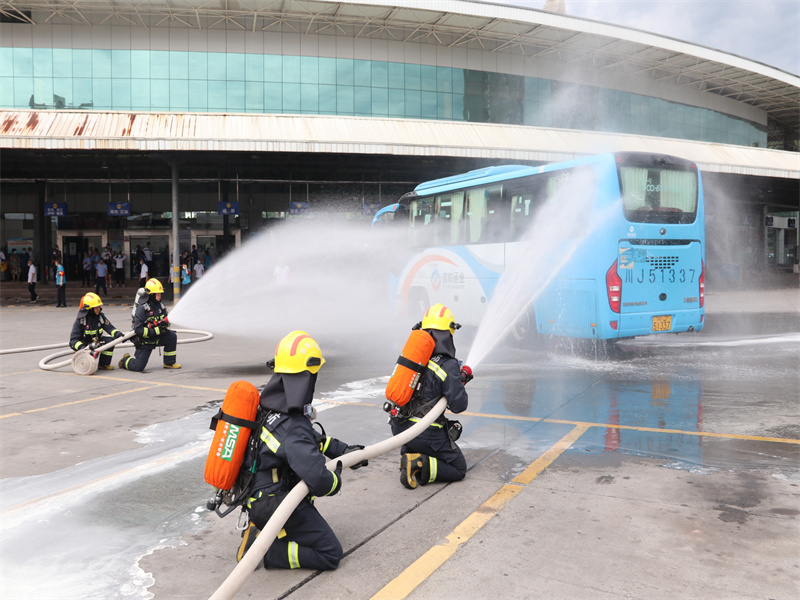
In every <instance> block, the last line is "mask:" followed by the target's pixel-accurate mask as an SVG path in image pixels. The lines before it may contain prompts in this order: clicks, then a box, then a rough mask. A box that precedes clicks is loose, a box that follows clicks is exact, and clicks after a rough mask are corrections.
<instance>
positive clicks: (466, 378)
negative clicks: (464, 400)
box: [461, 365, 473, 385]
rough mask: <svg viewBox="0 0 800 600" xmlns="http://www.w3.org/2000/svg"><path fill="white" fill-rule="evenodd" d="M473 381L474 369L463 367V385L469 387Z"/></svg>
mask: <svg viewBox="0 0 800 600" xmlns="http://www.w3.org/2000/svg"><path fill="white" fill-rule="evenodd" d="M472 379H473V377H472V369H471V368H470V367H468V366H467V365H464V366H463V367H461V383H463V384H464V385H467V384H468V383H469V382H470V381H472Z"/></svg>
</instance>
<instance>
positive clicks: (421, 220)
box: [410, 198, 436, 247]
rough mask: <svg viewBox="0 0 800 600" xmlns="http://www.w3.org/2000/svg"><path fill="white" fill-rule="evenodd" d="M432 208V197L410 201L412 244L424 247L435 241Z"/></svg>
mask: <svg viewBox="0 0 800 600" xmlns="http://www.w3.org/2000/svg"><path fill="white" fill-rule="evenodd" d="M433 210H434V199H433V198H423V199H420V200H414V201H412V202H411V207H410V211H411V243H412V244H413V245H415V246H421V247H425V246H432V245H434V244H435V243H436V231H435V229H434V213H433Z"/></svg>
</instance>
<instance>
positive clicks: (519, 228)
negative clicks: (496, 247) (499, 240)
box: [505, 175, 547, 240]
mask: <svg viewBox="0 0 800 600" xmlns="http://www.w3.org/2000/svg"><path fill="white" fill-rule="evenodd" d="M546 189H547V184H546V181H545V177H542V176H541V175H536V176H533V177H529V178H526V179H524V180H523V181H522V182H521V185H517V186H515V187H514V188H509V189H507V190H506V192H505V195H506V196H507V197H508V198H509V206H510V207H511V215H510V216H511V219H510V220H511V233H510V235H509V239H510V240H518V239H520V238H522V236H523V235H525V232H526V231H527V230H528V227H529V226H530V223H531V222H532V221H533V217H534V214H535V213H536V211H537V210H538V208H539V207H540V206H541V205H542V203H543V202H544V201H545V194H546Z"/></svg>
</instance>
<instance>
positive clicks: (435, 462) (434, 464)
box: [428, 456, 439, 483]
mask: <svg viewBox="0 0 800 600" xmlns="http://www.w3.org/2000/svg"><path fill="white" fill-rule="evenodd" d="M428 464H429V466H430V468H431V475H430V477H429V478H428V483H433V482H434V481H436V475H437V473H438V472H439V459H438V458H433V457H432V456H429V457H428Z"/></svg>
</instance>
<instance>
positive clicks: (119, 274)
mask: <svg viewBox="0 0 800 600" xmlns="http://www.w3.org/2000/svg"><path fill="white" fill-rule="evenodd" d="M114 278H115V279H116V281H117V285H125V269H115V270H114Z"/></svg>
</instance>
